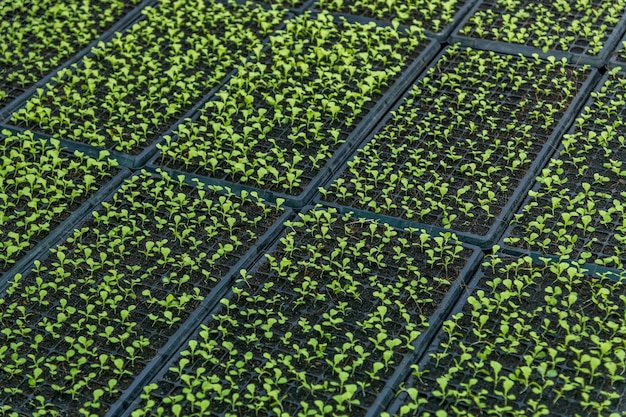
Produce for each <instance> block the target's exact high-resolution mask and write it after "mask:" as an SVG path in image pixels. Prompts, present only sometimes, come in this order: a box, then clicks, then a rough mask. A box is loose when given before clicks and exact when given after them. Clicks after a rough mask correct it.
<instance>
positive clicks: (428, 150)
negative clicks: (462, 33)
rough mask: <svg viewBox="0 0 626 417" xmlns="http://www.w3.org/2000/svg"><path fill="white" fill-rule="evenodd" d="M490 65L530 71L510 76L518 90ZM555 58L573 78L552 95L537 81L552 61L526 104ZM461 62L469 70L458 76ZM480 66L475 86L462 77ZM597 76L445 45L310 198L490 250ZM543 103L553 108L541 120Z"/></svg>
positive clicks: (546, 79)
mask: <svg viewBox="0 0 626 417" xmlns="http://www.w3.org/2000/svg"><path fill="white" fill-rule="evenodd" d="M548 62H550V63H548ZM496 63H497V64H498V65H501V68H502V69H503V70H505V72H506V68H507V67H508V66H509V65H511V66H512V65H520V66H523V67H525V68H527V70H528V74H530V75H526V73H525V72H523V73H522V76H521V77H526V76H527V77H529V79H528V80H524V79H523V78H521V77H518V78H517V80H518V81H519V82H520V83H522V85H523V84H524V83H527V84H526V85H527V87H521V88H517V90H518V91H516V92H515V91H513V90H514V89H515V87H519V86H515V85H513V83H506V82H503V83H502V84H495V83H496V82H495V81H493V80H494V76H495V75H497V74H496V73H495V72H496V71H497V68H495V65H496ZM503 63H504V64H503ZM503 65H504V66H503ZM540 65H541V66H540ZM552 65H557V66H558V68H560V69H563V71H565V72H566V73H568V74H569V75H568V77H570V78H573V79H574V81H571V82H572V83H573V87H569V92H570V93H569V94H570V95H571V96H570V98H569V99H561V101H557V100H554V99H551V98H550V97H553V96H552V94H553V91H552V90H551V89H550V88H546V89H544V87H545V86H546V85H549V84H551V83H552V78H553V77H552V75H551V74H552V73H553V72H555V71H560V69H557V68H556V67H554V70H551V71H549V72H548V70H545V71H546V72H547V73H544V75H543V79H544V81H539V82H540V83H541V85H542V86H543V87H538V88H539V89H540V90H541V93H540V94H547V95H548V99H547V100H546V99H542V101H539V99H537V101H533V102H531V101H530V100H529V97H541V96H538V95H536V94H535V92H531V91H530V90H531V89H534V88H535V87H530V85H531V84H533V83H536V79H535V77H536V78H537V80H538V79H539V78H541V77H542V75H541V72H540V71H539V70H541V68H544V69H545V68H548V66H550V67H551V66H552ZM464 70H465V71H468V73H469V74H471V75H467V77H465V76H463V75H459V73H458V72H460V71H464ZM481 71H482V73H483V75H479V76H477V77H475V80H477V82H476V83H475V84H471V83H469V82H466V81H464V79H463V77H465V79H470V78H472V76H473V75H474V74H480V72H481ZM531 71H532V72H531ZM453 77H458V79H456V80H458V82H457V81H455V78H453ZM597 77H598V72H597V70H595V69H589V70H587V71H584V70H583V69H581V68H580V67H573V66H570V65H568V64H564V63H563V62H560V61H557V60H552V61H538V60H535V59H534V58H533V59H527V58H524V57H519V56H518V57H513V56H507V55H500V54H496V53H492V52H484V51H480V50H472V49H465V48H462V47H460V46H458V45H455V46H452V47H448V48H446V49H445V50H444V51H442V52H441V54H440V55H439V56H438V57H437V59H436V60H435V61H434V62H433V63H432V64H431V66H430V67H429V69H428V70H426V71H425V72H424V74H423V75H422V76H420V78H419V79H418V80H417V81H416V82H415V84H414V85H413V87H411V88H409V90H408V92H407V93H406V94H405V96H404V97H403V98H402V99H401V100H399V101H398V103H397V104H396V105H395V107H394V109H393V111H392V112H390V113H389V114H388V115H387V116H386V117H385V118H384V119H383V120H382V121H381V122H380V123H379V124H378V126H377V127H376V129H374V131H373V132H372V133H371V134H370V135H369V136H368V138H367V139H366V140H365V141H364V142H363V144H362V146H361V147H360V148H359V149H358V150H357V152H356V153H355V156H354V157H353V158H352V159H351V160H348V161H347V162H346V163H344V164H343V165H342V166H341V167H340V169H338V170H337V173H336V174H335V175H334V176H333V178H332V179H331V180H330V181H329V182H328V183H327V184H326V186H325V187H323V188H321V189H320V191H321V195H320V197H319V198H318V199H317V200H316V201H317V202H319V203H321V204H324V205H329V206H332V207H337V208H338V209H339V210H340V211H341V212H342V213H346V212H350V211H354V212H355V213H357V214H358V215H359V216H364V217H369V218H373V219H380V220H381V221H382V222H385V223H389V224H391V225H393V226H394V227H399V228H406V227H418V228H423V229H426V230H428V231H430V232H433V233H439V232H442V231H446V230H451V231H454V233H456V234H457V236H459V238H460V239H461V240H463V241H464V242H467V243H470V244H474V245H477V246H479V247H481V248H489V247H490V246H491V245H493V244H494V243H495V242H497V241H498V239H499V237H500V235H501V234H502V232H503V231H504V229H505V228H506V226H507V224H508V221H509V220H510V218H511V217H512V216H513V213H514V212H515V210H517V207H518V206H519V204H520V203H521V201H522V200H523V198H524V196H525V195H526V192H527V190H528V189H529V188H530V187H531V185H532V180H533V179H534V177H535V176H536V175H537V173H538V172H539V171H540V169H541V168H542V166H543V164H544V162H545V161H546V159H547V158H548V156H549V155H550V154H551V152H552V149H553V148H554V146H555V143H556V141H557V140H558V138H559V137H560V135H561V133H562V132H564V131H565V130H566V129H567V128H568V126H569V125H570V123H571V121H572V120H573V118H574V117H575V115H576V113H577V112H578V109H580V107H581V105H582V103H583V100H584V98H585V97H586V96H587V95H588V93H589V91H590V90H591V89H592V88H593V86H594V84H595V80H596V78H597ZM481 79H484V81H481ZM454 83H456V84H458V87H457V86H455V85H454ZM488 83H491V85H492V87H491V90H489V86H488ZM446 85H450V86H449V87H447V86H446ZM495 85H500V86H501V87H500V88H499V89H496V88H493V86H495ZM435 86H439V88H435ZM485 86H487V87H485ZM563 88H565V87H564V86H561V87H559V88H558V91H559V92H558V94H561V93H560V91H562V90H563ZM563 91H564V90H563ZM435 92H436V94H435ZM503 103H504V104H503ZM546 103H547V104H546ZM490 104H491V106H490ZM489 109H492V110H489ZM548 109H549V110H550V111H553V110H554V112H553V115H552V116H550V117H549V118H548V119H546V118H545V114H546V112H548ZM480 112H482V115H479V113H480ZM533 114H534V116H533ZM501 115H506V116H505V117H506V118H505V117H502V116H501ZM513 117H514V118H515V119H513V120H514V121H513V122H511V119H512V118H513ZM542 123H543V125H542ZM484 158H486V160H485V159H484ZM485 165H486V167H485V168H482V167H483V166H485ZM491 171H493V172H491ZM505 180H506V182H504V181H505ZM436 190H439V191H436ZM481 190H482V191H481ZM479 192H480V193H482V194H479ZM490 193H492V194H490ZM444 197H445V198H444ZM428 201H430V203H428ZM481 201H482V202H481ZM429 204H430V205H429ZM433 204H434V205H436V207H435V206H434V205H433ZM468 207H469V208H468ZM487 209H488V210H487Z"/></svg>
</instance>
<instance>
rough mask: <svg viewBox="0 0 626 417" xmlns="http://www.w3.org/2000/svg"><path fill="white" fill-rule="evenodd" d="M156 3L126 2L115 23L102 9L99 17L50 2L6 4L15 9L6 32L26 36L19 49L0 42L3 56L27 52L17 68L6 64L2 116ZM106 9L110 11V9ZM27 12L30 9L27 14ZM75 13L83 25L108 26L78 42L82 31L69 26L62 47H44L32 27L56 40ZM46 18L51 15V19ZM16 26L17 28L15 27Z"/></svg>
mask: <svg viewBox="0 0 626 417" xmlns="http://www.w3.org/2000/svg"><path fill="white" fill-rule="evenodd" d="M153 2H154V0H144V1H143V2H139V1H134V3H136V4H135V5H134V6H133V5H132V4H131V3H132V2H131V1H126V2H124V7H123V11H120V13H119V14H118V15H117V17H114V18H113V21H110V22H105V14H106V13H105V12H104V11H102V10H100V11H97V10H93V12H95V15H94V14H91V15H88V13H87V12H86V10H85V9H80V10H78V9H77V10H75V11H71V10H69V9H70V7H69V5H66V6H63V5H61V4H57V3H55V2H49V1H28V2H23V3H20V4H17V3H14V4H13V5H12V6H11V2H9V3H6V4H5V5H4V6H3V7H9V8H10V7H14V13H13V16H7V15H4V16H2V18H3V20H4V21H11V22H12V23H13V25H11V30H10V31H9V30H6V32H7V33H8V32H10V33H11V35H17V34H18V33H21V35H22V36H23V37H22V38H19V37H17V36H16V39H19V42H21V44H20V45H19V46H18V45H16V44H15V43H13V39H9V40H7V39H6V38H5V37H3V38H2V39H1V40H0V44H2V46H3V47H4V48H5V49H4V50H3V51H2V54H3V55H5V54H8V55H5V58H7V56H10V55H11V54H19V53H20V52H19V51H25V52H24V54H23V55H22V56H21V57H16V58H15V61H17V62H16V64H15V65H13V66H12V65H11V64H8V63H6V62H5V63H3V67H2V72H1V75H2V85H0V91H2V92H3V94H2V96H4V95H5V94H6V96H4V97H3V98H2V99H0V117H2V118H3V119H4V118H6V117H7V115H8V114H10V111H12V109H14V108H16V107H17V106H19V105H20V104H21V103H22V102H23V101H24V100H25V98H26V97H27V96H29V95H30V94H32V93H34V92H35V90H36V89H37V88H39V87H41V86H43V85H44V84H45V83H46V82H48V81H49V80H50V78H51V77H52V76H53V74H54V73H55V72H56V70H55V68H63V67H65V66H67V65H69V64H71V63H73V62H76V61H77V60H78V59H79V58H80V57H82V56H83V55H85V54H86V53H87V51H89V50H90V49H91V48H92V47H93V46H95V45H96V44H97V43H98V41H99V40H102V39H106V38H108V37H110V36H111V35H112V34H113V33H115V32H116V31H119V30H121V29H122V28H123V27H125V26H126V25H127V23H128V22H129V21H132V20H133V19H135V17H136V16H137V15H138V14H139V12H140V11H141V9H143V8H144V7H145V6H147V5H149V4H151V3H153ZM29 3H34V4H29ZM91 3H92V4H90V5H89V7H88V9H89V8H92V9H95V8H96V7H98V6H99V5H100V3H103V2H102V1H94V2H91ZM94 3H95V5H94ZM104 7H105V9H106V6H104ZM35 8H37V12H35V13H33V10H34V9H35ZM24 9H29V10H28V12H27V11H26V10H24ZM53 10H54V11H53ZM108 10H111V9H108ZM72 13H75V14H79V16H78V17H79V20H81V23H82V24H83V25H84V24H85V23H86V22H87V21H88V20H89V19H92V20H94V19H95V20H98V21H99V23H100V24H102V23H105V25H103V26H102V27H100V28H98V27H97V25H93V26H92V27H85V28H84V29H85V31H89V30H94V31H95V32H97V34H92V35H89V34H87V36H86V38H87V39H86V40H85V41H80V40H78V39H77V36H78V33H77V32H78V31H75V30H74V29H71V28H70V29H68V28H67V27H66V28H65V30H62V33H63V35H64V38H65V39H63V40H61V39H58V38H57V39H56V40H57V42H58V45H53V47H48V48H46V47H45V46H42V45H41V39H38V38H37V37H36V36H33V35H35V34H37V29H35V28H33V27H32V26H33V25H36V24H37V23H39V24H40V25H41V26H42V27H39V28H38V29H39V31H45V32H46V33H45V38H48V39H54V38H55V35H58V33H55V28H56V26H58V25H60V26H61V28H63V24H64V22H66V23H67V24H70V25H71V24H72V21H71V20H72ZM112 13H114V12H112ZM26 15H28V18H25V17H24V16H26ZM35 16H37V17H35ZM44 16H47V18H46V17H44ZM13 17H19V19H23V20H22V21H21V22H20V21H19V19H12V18H13ZM73 17H76V16H73ZM38 18H41V19H42V21H40V22H37V19H38ZM16 23H17V25H15V24H16ZM73 23H76V22H73ZM7 27H8V26H7ZM76 27H77V26H76ZM5 29H6V27H5ZM70 32H71V33H70ZM83 33H84V32H83ZM68 35H69V36H68ZM89 39H91V41H89ZM81 42H82V44H81ZM84 42H87V43H84ZM12 48H13V50H12ZM55 48H58V49H55ZM33 59H37V61H36V62H33ZM36 63H40V64H41V68H35V66H36ZM29 66H30V67H31V71H29V70H28V67H29ZM16 74H17V75H18V78H19V74H21V75H22V76H23V77H24V84H22V85H20V84H21V83H20V81H19V80H15V81H12V80H11V79H10V78H13V77H14V76H15V75H16Z"/></svg>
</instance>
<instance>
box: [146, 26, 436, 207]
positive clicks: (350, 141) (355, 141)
mask: <svg viewBox="0 0 626 417" xmlns="http://www.w3.org/2000/svg"><path fill="white" fill-rule="evenodd" d="M387 25H388V24H387ZM438 50H439V43H438V42H436V41H432V40H431V41H430V42H429V43H428V44H427V45H426V46H425V48H424V49H423V51H422V52H421V53H420V54H419V56H418V57H417V58H416V59H415V60H414V61H413V62H412V63H411V64H409V66H408V67H407V68H406V69H405V70H404V71H403V72H402V73H400V74H398V76H397V79H396V81H395V82H394V84H392V85H391V86H390V87H389V89H388V90H387V91H386V92H385V94H384V95H383V96H382V97H381V98H379V99H378V100H377V102H376V104H375V105H374V107H373V108H372V109H371V110H370V111H369V112H367V113H366V114H365V115H364V116H363V118H362V120H361V122H359V124H358V125H357V126H356V127H355V128H354V129H353V131H352V132H351V133H350V135H349V136H348V138H347V139H346V141H345V143H343V144H342V145H341V146H340V147H339V149H337V151H335V153H334V155H333V156H332V157H331V158H330V159H329V161H328V162H327V163H326V165H324V166H323V167H322V168H320V170H319V172H318V173H317V174H316V175H315V177H314V178H313V179H312V180H311V182H310V183H309V184H308V185H307V187H306V188H305V189H304V191H302V192H301V193H300V194H299V195H290V194H287V193H281V192H276V191H270V190H266V189H262V188H258V187H254V186H251V185H244V184H239V183H234V182H230V181H227V180H223V179H216V178H211V177H207V176H203V175H198V174H194V173H188V172H185V171H183V170H178V169H172V168H168V167H167V166H163V165H160V164H159V159H160V158H161V154H160V153H157V154H156V155H154V156H153V157H152V159H150V161H148V163H147V165H146V168H147V169H148V170H151V171H155V170H156V169H162V170H164V171H167V172H170V173H172V175H185V176H187V177H189V178H197V179H199V180H200V181H202V182H204V183H207V184H215V185H221V186H224V187H228V188H230V189H232V190H234V191H240V190H247V191H256V192H257V193H258V194H259V196H260V197H261V198H263V199H264V200H267V201H276V199H279V198H281V199H284V201H285V204H286V205H287V206H289V207H292V208H295V209H299V208H302V207H304V206H305V205H307V204H309V202H310V201H311V199H312V198H313V197H314V195H315V193H316V192H317V188H318V186H320V185H321V184H322V183H323V182H325V181H326V180H327V179H328V178H329V177H330V176H331V175H332V174H333V173H334V172H336V170H337V168H338V167H339V166H340V165H341V164H342V163H343V162H344V161H345V160H346V159H347V158H348V157H349V156H350V155H351V154H352V151H353V150H354V149H355V148H356V147H357V146H358V145H359V143H361V141H362V140H363V138H364V137H365V136H366V135H367V134H368V133H369V132H370V131H371V130H372V129H373V127H374V126H375V124H376V122H377V121H378V119H379V118H381V117H382V116H383V115H384V114H385V113H386V112H387V111H388V109H389V108H390V107H391V106H392V105H393V103H395V101H396V100H397V98H398V97H399V96H400V95H401V94H403V93H404V91H405V90H406V88H407V87H408V86H409V85H410V83H411V82H412V81H413V79H414V78H415V77H416V76H417V74H419V73H421V72H422V70H423V69H424V67H425V66H426V65H427V64H428V63H429V62H430V60H431V59H432V57H433V56H434V55H435V54H436V53H437V52H438ZM204 103H205V102H204V101H203V103H202V104H204ZM199 116H200V113H196V114H195V115H194V116H193V117H192V120H196V119H197V118H198V117H199ZM176 139H177V137H176V135H174V136H172V141H173V142H174V141H176Z"/></svg>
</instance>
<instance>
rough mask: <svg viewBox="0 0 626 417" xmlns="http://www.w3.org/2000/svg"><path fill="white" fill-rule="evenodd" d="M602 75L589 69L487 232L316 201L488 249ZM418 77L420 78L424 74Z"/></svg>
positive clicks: (444, 51) (382, 125) (400, 103)
mask: <svg viewBox="0 0 626 417" xmlns="http://www.w3.org/2000/svg"><path fill="white" fill-rule="evenodd" d="M448 48H449V47H446V48H444V49H443V50H442V51H441V52H440V53H439V54H438V55H437V57H436V58H435V59H434V60H433V62H432V63H431V65H430V66H429V67H428V68H427V69H426V70H425V71H424V74H425V73H426V71H427V70H428V69H430V68H431V67H433V66H434V65H435V64H436V62H437V61H438V60H439V58H441V56H442V55H444V54H445V53H446V51H447V50H448ZM599 77H600V75H599V71H598V70H597V69H596V68H590V74H589V75H588V76H587V79H586V80H585V81H584V83H583V85H582V86H581V88H580V90H579V91H578V93H577V94H576V96H575V97H574V99H573V100H572V103H571V104H570V105H569V106H568V108H567V110H566V111H565V113H564V114H563V116H561V119H560V120H559V122H558V123H557V125H556V126H555V127H554V129H553V130H552V133H551V134H550V135H549V136H548V139H547V140H546V142H545V143H544V145H543V147H542V149H541V150H540V151H539V153H538V154H537V157H536V158H535V160H534V161H533V162H532V164H531V166H530V168H529V169H528V171H527V172H526V174H525V175H524V177H523V178H522V179H521V180H520V183H519V185H518V186H517V188H516V189H515V191H514V192H513V194H511V197H509V200H508V201H507V203H506V204H505V206H504V207H503V208H502V211H501V212H500V214H499V215H498V216H496V218H495V221H494V224H493V225H492V226H491V228H490V229H489V231H488V232H487V233H486V234H485V235H477V234H474V233H469V232H462V231H459V230H455V229H454V228H450V229H445V228H443V227H440V226H435V225H431V224H425V223H419V222H415V221H409V220H405V219H401V218H399V217H392V216H388V215H384V214H377V213H372V212H370V211H366V210H360V209H356V208H354V207H350V206H344V205H341V204H337V203H331V202H327V201H324V200H323V199H322V197H321V196H318V198H316V199H315V200H314V202H315V203H319V204H322V205H325V206H329V207H335V208H337V209H339V210H340V211H341V212H342V213H347V212H349V211H354V212H355V213H358V214H359V215H361V216H363V217H367V218H371V219H380V220H381V221H383V222H385V223H389V224H390V225H392V226H394V227H399V228H406V227H418V228H420V229H425V230H427V231H428V232H429V233H441V232H453V233H455V234H456V235H457V236H458V237H459V239H460V240H461V241H463V242H464V243H468V244H471V245H476V246H478V247H480V248H481V249H489V248H490V247H491V246H492V245H493V244H495V243H496V242H497V241H498V240H499V238H500V235H501V234H502V233H503V232H504V230H505V228H506V227H507V226H508V223H509V221H510V220H511V219H512V218H513V215H514V213H515V212H516V211H517V209H518V207H519V206H520V205H521V203H522V202H523V200H524V198H525V196H526V193H527V192H528V190H529V189H530V187H531V185H532V182H533V181H534V178H535V176H536V175H537V173H538V172H540V170H541V168H542V167H543V166H544V164H545V163H546V162H547V160H548V158H549V156H550V155H551V154H552V152H553V150H554V148H555V147H556V144H557V143H558V142H559V141H560V137H561V135H562V134H563V133H564V132H565V131H566V129H568V128H569V126H570V125H571V123H572V122H573V121H574V120H575V117H576V116H577V115H578V112H579V111H580V109H581V108H582V105H583V101H584V100H585V99H586V98H587V97H588V95H589V92H590V91H591V90H592V89H593V88H594V86H595V85H596V81H597V79H598V78H599ZM419 78H421V76H420V77H419ZM419 78H418V79H419ZM409 89H410V87H409ZM409 89H407V92H406V93H405V94H404V95H403V96H402V97H401V98H400V99H399V100H398V101H397V103H396V105H395V106H394V107H393V109H392V110H391V111H396V110H397V109H398V108H399V107H400V106H401V105H402V104H403V103H404V99H405V97H406V94H408V92H409ZM391 117H392V114H391V113H389V114H388V115H387V116H386V117H385V118H383V119H382V120H380V122H379V123H378V125H377V126H376V127H375V129H374V130H373V131H372V132H371V133H370V134H369V135H368V136H367V138H366V139H365V140H364V141H362V144H361V146H359V149H362V148H363V147H365V146H367V145H368V144H369V143H370V142H371V140H372V139H373V138H374V136H375V135H376V134H377V133H378V132H379V131H380V130H381V129H382V128H383V127H384V126H385V124H386V123H387V122H388V121H389V119H390V118H391ZM349 162H350V160H347V161H345V162H344V163H343V164H342V166H341V167H340V168H339V169H338V170H336V171H335V173H334V175H333V176H332V178H330V179H328V180H327V181H326V182H325V183H324V184H323V187H324V188H326V187H328V186H330V185H331V184H332V183H333V182H334V181H335V180H336V179H337V178H339V177H340V176H341V174H342V173H343V172H344V171H345V170H346V169H347V168H348V163H349Z"/></svg>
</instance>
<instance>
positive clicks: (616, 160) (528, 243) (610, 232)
mask: <svg viewBox="0 0 626 417" xmlns="http://www.w3.org/2000/svg"><path fill="white" fill-rule="evenodd" d="M618 70H619V68H616V69H613V70H612V71H610V72H609V73H607V74H605V75H604V76H603V77H602V79H601V80H600V82H599V83H598V87H596V89H595V91H594V93H592V97H591V98H589V100H588V101H587V102H586V104H585V109H584V111H583V112H582V113H581V114H580V116H579V117H578V118H577V119H576V122H575V124H574V125H573V126H572V128H571V129H570V130H569V132H568V133H567V134H566V135H564V138H563V140H562V143H561V145H560V146H559V147H558V149H556V151H555V153H554V155H553V157H552V159H551V161H550V164H549V165H548V167H547V168H545V170H544V171H542V173H541V175H539V177H538V178H537V181H535V182H534V184H533V187H532V189H531V191H530V192H529V193H528V195H527V196H526V198H525V200H524V203H523V205H522V206H521V208H520V209H519V210H518V212H517V214H516V215H515V219H514V220H513V221H512V222H511V224H510V226H509V227H508V229H507V230H506V232H505V234H504V235H503V239H502V241H501V242H500V244H501V245H502V247H506V248H507V249H509V250H511V251H515V252H520V251H521V252H525V251H532V252H537V253H541V254H544V255H554V256H555V257H558V258H563V259H571V260H572V261H576V262H581V263H591V264H598V265H600V266H603V267H608V268H612V269H624V265H625V264H626V254H624V253H623V248H624V244H625V243H626V240H625V239H626V237H625V236H626V233H625V231H624V227H623V221H624V219H625V215H624V212H623V209H622V205H623V204H624V203H626V171H624V170H623V168H621V166H622V163H623V161H625V160H626V145H625V144H624V136H623V135H622V133H623V126H622V122H621V121H622V120H623V119H624V117H626V105H624V104H623V99H624V97H626V74H624V73H623V72H618Z"/></svg>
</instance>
